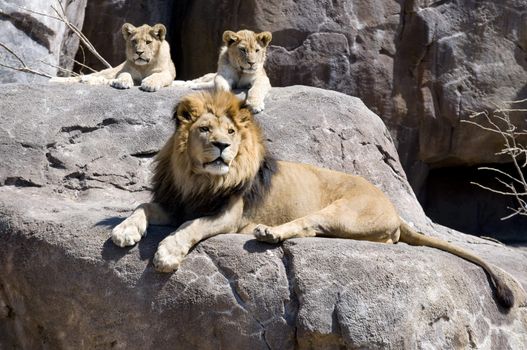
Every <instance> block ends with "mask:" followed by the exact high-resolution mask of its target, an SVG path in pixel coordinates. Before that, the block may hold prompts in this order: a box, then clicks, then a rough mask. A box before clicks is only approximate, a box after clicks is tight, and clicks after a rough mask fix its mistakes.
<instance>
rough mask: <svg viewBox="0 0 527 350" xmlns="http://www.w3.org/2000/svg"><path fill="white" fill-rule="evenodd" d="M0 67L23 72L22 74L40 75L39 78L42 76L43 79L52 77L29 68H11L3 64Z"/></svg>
mask: <svg viewBox="0 0 527 350" xmlns="http://www.w3.org/2000/svg"><path fill="white" fill-rule="evenodd" d="M0 67H4V68H8V69H12V70H16V71H19V72H24V73H31V74H36V75H40V76H43V77H46V78H52V76H51V75H49V74H46V73H42V72H39V71H37V70H34V69H31V68H29V67H13V66H9V65H7V64H3V63H0Z"/></svg>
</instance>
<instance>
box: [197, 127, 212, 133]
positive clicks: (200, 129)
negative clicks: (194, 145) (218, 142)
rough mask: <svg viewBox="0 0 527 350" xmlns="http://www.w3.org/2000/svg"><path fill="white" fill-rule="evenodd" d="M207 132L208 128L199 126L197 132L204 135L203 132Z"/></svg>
mask: <svg viewBox="0 0 527 350" xmlns="http://www.w3.org/2000/svg"><path fill="white" fill-rule="evenodd" d="M209 131H210V129H209V127H208V126H200V127H199V132H203V133H205V132H209Z"/></svg>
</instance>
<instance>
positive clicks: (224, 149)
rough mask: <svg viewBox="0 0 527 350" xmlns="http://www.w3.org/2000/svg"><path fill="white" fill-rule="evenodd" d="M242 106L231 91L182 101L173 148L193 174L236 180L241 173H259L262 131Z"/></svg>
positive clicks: (201, 95) (176, 116) (196, 96)
mask: <svg viewBox="0 0 527 350" xmlns="http://www.w3.org/2000/svg"><path fill="white" fill-rule="evenodd" d="M240 106H241V101H239V100H238V99H237V98H236V97H235V96H234V95H233V94H231V93H230V92H217V93H215V94H211V93H205V92H204V93H198V94H193V95H189V96H186V97H185V98H183V99H182V100H181V102H180V103H179V105H178V107H177V109H176V115H175V118H176V119H177V120H176V123H177V128H176V133H175V135H174V136H175V144H174V147H175V148H176V150H175V152H176V153H178V154H180V155H182V156H183V157H184V158H185V159H186V160H187V162H188V163H189V164H190V165H191V170H192V172H193V173H194V174H206V175H212V176H220V177H221V176H234V177H237V176H240V174H239V173H237V172H239V171H242V172H249V171H250V172H252V171H255V169H256V171H257V169H258V166H259V162H260V160H261V157H263V153H262V152H263V149H264V148H263V144H262V142H261V132H260V129H259V127H258V126H257V125H256V124H255V123H254V121H253V117H252V114H251V113H250V112H249V110H247V109H246V108H241V107H240ZM260 153H262V154H260ZM248 154H253V156H251V157H252V159H250V158H247V155H248ZM246 175H250V174H249V173H248V174H246Z"/></svg>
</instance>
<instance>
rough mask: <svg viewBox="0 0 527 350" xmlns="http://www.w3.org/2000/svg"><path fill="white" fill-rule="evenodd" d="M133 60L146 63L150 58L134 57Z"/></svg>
mask: <svg viewBox="0 0 527 350" xmlns="http://www.w3.org/2000/svg"><path fill="white" fill-rule="evenodd" d="M135 62H136V63H148V62H150V60H149V59H147V58H142V57H138V58H136V59H135Z"/></svg>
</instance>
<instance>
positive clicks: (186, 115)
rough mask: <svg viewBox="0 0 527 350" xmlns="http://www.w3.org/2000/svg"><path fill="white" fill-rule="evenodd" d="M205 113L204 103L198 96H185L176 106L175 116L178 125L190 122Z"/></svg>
mask: <svg viewBox="0 0 527 350" xmlns="http://www.w3.org/2000/svg"><path fill="white" fill-rule="evenodd" d="M201 114H203V103H202V102H201V100H200V99H199V97H198V96H193V95H190V96H185V97H183V99H182V100H181V101H180V102H179V103H178V104H177V105H176V107H175V108H174V116H173V118H174V119H175V120H176V125H177V126H179V125H181V124H182V123H189V122H193V121H194V120H196V119H197V118H198V117H199V116H200V115H201Z"/></svg>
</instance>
